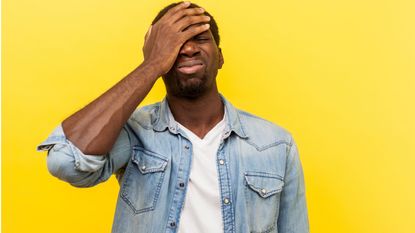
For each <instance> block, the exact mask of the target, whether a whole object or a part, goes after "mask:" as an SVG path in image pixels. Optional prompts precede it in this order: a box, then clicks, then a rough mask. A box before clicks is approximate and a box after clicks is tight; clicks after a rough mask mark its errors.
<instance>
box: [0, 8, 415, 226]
mask: <svg viewBox="0 0 415 233" xmlns="http://www.w3.org/2000/svg"><path fill="white" fill-rule="evenodd" d="M167 2H168V1H143V0H123V1H108V0H89V1H85V0H72V1H52V0H43V1H33V0H3V7H2V9H3V14H2V15H3V19H2V22H3V24H2V33H3V41H2V45H3V54H2V58H3V59H2V61H3V62H2V67H3V70H2V85H3V88H2V101H3V102H2V104H3V105H2V106H3V107H2V114H3V115H2V116H3V122H2V126H3V131H2V135H3V141H2V145H3V149H2V171H3V173H2V189H3V192H2V203H3V210H2V212H3V213H2V214H3V215H2V216H3V217H2V218H3V219H2V220H3V232H6V233H12V232H13V233H14V232H53V233H56V232H109V231H110V228H111V224H112V219H113V214H114V207H115V203H116V197H117V191H118V184H117V183H116V181H115V178H111V179H110V181H109V182H107V183H104V184H102V185H99V186H97V187H95V188H91V189H76V188H73V187H72V186H70V185H68V184H66V183H63V182H61V181H59V180H57V179H56V178H54V177H52V176H51V175H49V173H48V171H47V168H46V163H45V161H46V160H45V156H46V154H45V153H37V152H35V146H36V144H37V143H39V142H41V141H42V140H43V139H45V138H46V137H47V135H48V134H49V133H50V132H51V131H52V129H53V128H54V127H55V126H56V125H57V124H58V123H59V122H61V121H62V120H63V119H64V118H65V117H67V116H68V115H69V114H71V113H72V112H74V111H75V110H77V109H79V108H81V107H82V106H84V105H85V104H87V103H88V102H89V101H91V100H93V99H94V98H96V97H97V96H98V95H99V94H100V93H102V92H104V91H105V90H107V89H108V88H109V87H111V86H112V85H113V84H115V83H116V82H117V81H118V80H119V79H121V78H122V77H123V76H124V75H126V74H127V73H129V72H130V71H131V70H132V69H133V68H135V67H136V66H137V65H138V64H140V61H142V55H141V46H142V43H143V36H144V33H145V31H146V30H147V28H148V25H149V24H150V22H151V20H152V18H153V17H154V16H155V14H156V13H157V12H158V10H159V9H160V8H161V7H162V6H164V5H166V3H167ZM197 3H200V4H201V5H202V6H204V7H205V8H206V9H207V10H209V11H210V12H211V13H212V14H213V15H214V16H215V17H216V20H217V21H218V23H219V27H220V31H221V36H222V39H223V40H222V48H223V52H224V56H225V65H224V68H223V69H222V71H221V72H220V73H219V76H218V80H219V86H220V89H221V92H222V93H223V94H224V95H225V96H227V97H228V99H229V100H231V101H232V102H233V103H234V104H235V105H236V106H238V107H240V108H242V109H245V110H247V111H250V112H252V113H255V114H257V115H260V116H263V117H265V118H267V119H269V120H271V121H273V122H276V123H278V124H279V125H281V126H283V127H285V128H287V129H289V130H290V131H291V132H292V133H293V134H294V136H295V138H296V140H297V143H298V145H299V149H300V156H301V159H302V162H303V166H304V171H305V176H306V187H307V199H308V207H309V216H310V224H311V229H312V232H314V233H333V232H336V233H350V232H353V233H368V232H376V233H391V232H393V233H395V232H397V233H413V232H415V186H414V179H415V169H414V166H415V157H414V156H415V153H414V152H415V149H414V146H413V145H414V143H415V140H414V131H415V122H414V119H415V108H414V100H415V91H414V90H415V80H414V79H415V68H414V67H415V43H414V42H415V26H414V22H415V14H414V12H415V3H414V1H412V0H389V1H386V0H367V1H362V0H343V1H335V0H314V1H306V0H294V1H275V0H264V1H244V2H243V1H235V0H228V1H219V0H216V1H207V0H206V1H198V2H197ZM163 96H164V87H163V85H162V83H161V82H158V83H157V85H156V87H155V88H154V90H153V91H152V92H151V94H150V95H149V96H148V97H147V99H146V101H145V104H148V103H152V102H155V101H158V100H160V99H161V98H162V97H163Z"/></svg>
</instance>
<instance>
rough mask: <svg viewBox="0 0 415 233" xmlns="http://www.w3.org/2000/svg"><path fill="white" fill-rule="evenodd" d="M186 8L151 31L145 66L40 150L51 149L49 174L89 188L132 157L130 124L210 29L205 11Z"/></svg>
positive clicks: (64, 124)
mask: <svg viewBox="0 0 415 233" xmlns="http://www.w3.org/2000/svg"><path fill="white" fill-rule="evenodd" d="M188 7H189V4H188V3H182V4H179V5H177V6H176V7H174V8H172V9H170V10H169V11H168V12H167V13H166V14H165V15H164V16H163V17H162V18H161V19H160V20H159V21H158V22H157V23H155V24H154V25H152V26H151V27H150V30H149V31H148V32H147V34H146V37H145V44H144V47H143V52H144V62H143V63H142V64H141V65H140V66H138V67H137V68H136V69H135V70H134V71H132V72H131V73H130V74H128V75H127V76H126V77H125V78H124V79H122V80H121V81H120V82H118V83H117V84H116V85H115V86H114V87H112V88H111V89H110V90H108V91H107V92H105V93H104V94H103V95H101V96H100V97H99V98H97V99H96V100H94V101H93V102H92V103H90V104H88V105H87V106H86V107H84V108H83V109H81V110H80V111H78V112H76V113H74V114H73V115H71V116H70V117H68V118H67V119H65V120H64V121H63V122H62V126H61V127H58V128H57V130H55V131H54V132H53V133H52V134H51V135H50V136H49V138H48V139H47V140H46V141H45V142H43V143H42V144H40V145H39V146H38V150H48V159H47V162H48V169H49V171H50V172H51V173H52V174H53V175H54V176H56V177H58V178H59V179H61V180H64V181H67V182H69V183H70V184H72V185H74V186H79V187H89V186H93V185H95V184H97V183H99V182H103V181H105V180H106V179H108V178H109V177H110V176H111V174H112V173H114V172H117V171H118V170H119V169H120V168H122V167H123V166H125V164H126V163H127V162H128V159H129V156H130V155H131V153H130V150H131V143H133V142H132V141H131V140H132V138H130V135H131V132H130V131H129V129H128V127H127V126H126V121H127V120H128V118H129V117H130V115H131V114H132V112H133V111H134V109H135V108H136V107H137V106H138V105H139V104H140V103H141V101H142V100H143V99H144V98H145V96H146V95H147V94H148V93H149V91H150V90H151V88H152V86H153V85H154V83H155V81H156V80H157V78H158V77H159V76H161V75H163V74H165V73H167V72H168V71H169V70H170V68H171V67H172V66H173V64H174V62H175V59H176V57H177V54H178V52H179V50H180V48H181V46H182V45H183V44H184V43H185V42H186V41H187V40H188V39H190V38H192V37H194V36H195V35H197V34H200V33H201V32H203V31H206V30H208V28H209V27H208V26H206V25H207V24H204V23H206V22H208V21H209V18H207V17H206V16H202V15H201V14H202V13H203V10H202V9H200V8H188Z"/></svg>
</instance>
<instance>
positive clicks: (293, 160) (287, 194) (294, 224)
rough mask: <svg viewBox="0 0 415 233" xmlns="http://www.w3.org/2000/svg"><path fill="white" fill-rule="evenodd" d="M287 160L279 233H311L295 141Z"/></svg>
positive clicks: (289, 150) (301, 171)
mask: <svg viewBox="0 0 415 233" xmlns="http://www.w3.org/2000/svg"><path fill="white" fill-rule="evenodd" d="M287 158H288V159H287V163H286V171H285V178H284V182H285V185H284V189H283V191H282V193H281V202H280V213H279V218H278V232H279V233H309V232H310V230H309V222H308V214H307V204H306V198H305V186H304V175H303V170H302V166H301V162H300V158H299V155H298V149H297V146H296V144H295V142H294V140H292V141H291V146H289V147H288V157H287Z"/></svg>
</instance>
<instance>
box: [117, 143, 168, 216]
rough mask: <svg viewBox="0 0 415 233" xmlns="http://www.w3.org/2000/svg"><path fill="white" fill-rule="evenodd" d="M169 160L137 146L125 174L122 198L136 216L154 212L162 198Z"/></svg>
mask: <svg viewBox="0 0 415 233" xmlns="http://www.w3.org/2000/svg"><path fill="white" fill-rule="evenodd" d="M167 164H168V159H167V158H166V157H164V156H162V155H160V154H157V153H154V152H151V151H147V150H145V149H144V148H142V147H138V146H135V147H134V148H133V154H132V157H131V161H130V163H129V165H128V167H127V169H126V172H125V174H124V176H125V177H124V181H123V184H122V190H121V197H122V199H123V200H124V201H125V202H126V203H127V204H128V205H129V206H130V207H131V208H132V210H133V211H134V213H135V214H139V213H143V212H147V211H151V210H154V208H155V207H156V204H157V200H158V198H159V196H160V189H161V186H162V184H163V179H164V174H165V169H166V166H167Z"/></svg>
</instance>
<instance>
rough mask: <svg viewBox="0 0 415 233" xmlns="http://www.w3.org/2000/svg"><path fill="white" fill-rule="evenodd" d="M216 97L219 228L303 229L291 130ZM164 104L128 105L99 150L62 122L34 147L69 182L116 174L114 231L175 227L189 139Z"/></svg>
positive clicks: (234, 232) (242, 232)
mask: <svg viewBox="0 0 415 233" xmlns="http://www.w3.org/2000/svg"><path fill="white" fill-rule="evenodd" d="M222 101H223V103H224V106H225V111H226V114H227V122H226V129H225V133H224V134H223V137H222V138H221V143H220V146H219V149H218V152H217V158H216V161H217V169H218V179H219V185H220V187H219V190H220V197H221V211H222V221H223V226H224V229H223V231H224V232H225V233H251V232H253V233H265V232H266V233H270V232H279V233H306V232H309V225H308V215H307V207H306V200H305V187H304V178H303V171H302V167H301V163H300V160H299V156H298V151H297V147H296V144H295V142H294V140H293V138H292V137H291V135H290V134H289V133H288V132H287V131H285V130H284V129H282V128H281V127H279V126H277V125H275V124H273V123H271V122H269V121H266V120H263V119H261V118H259V117H256V116H254V115H252V114H249V113H246V112H243V111H241V110H238V109H236V108H234V107H233V106H232V105H231V103H229V102H228V101H227V100H226V99H225V98H223V97H222ZM168 110H169V109H168V103H167V100H166V99H164V100H163V101H162V102H159V103H156V104H152V105H148V106H145V107H143V108H140V109H137V110H136V111H134V113H133V114H132V116H131V117H130V118H129V120H128V121H127V123H126V124H125V125H124V127H123V128H122V130H121V132H120V135H119V137H118V139H117V140H116V142H115V144H114V145H113V147H112V149H111V151H110V152H108V154H106V155H105V156H102V157H93V156H92V155H84V154H82V152H81V151H80V150H79V149H78V148H76V147H75V146H74V145H73V144H72V143H71V142H70V141H69V140H68V139H67V138H66V137H65V134H64V133H63V130H62V127H61V126H59V127H58V128H57V129H56V130H55V131H54V132H53V133H52V134H51V135H50V136H49V137H48V138H47V139H46V141H44V142H43V143H42V144H40V145H39V146H38V150H48V156H47V165H48V169H49V172H50V173H51V174H52V175H54V176H56V177H58V178H59V179H61V180H64V181H66V182H68V183H70V184H71V185H73V186H76V187H91V186H94V185H97V184H99V183H101V182H104V181H106V180H108V179H109V178H110V177H111V175H112V174H115V175H116V177H117V179H118V182H119V184H120V190H119V195H118V200H117V206H116V211H115V216H114V222H113V226H112V232H113V233H130V232H131V233H133V232H137V233H139V232H142V233H161V232H166V233H171V232H177V229H178V225H179V224H180V213H181V210H182V208H183V205H184V200H185V195H186V188H187V183H188V180H189V174H190V169H191V163H192V144H191V143H190V141H189V140H188V138H187V137H186V134H185V133H184V132H183V131H182V130H181V129H179V127H178V125H177V123H176V122H175V121H172V120H171V119H170V118H169V117H168ZM97 158H99V159H97ZM89 159H90V161H88V160H89ZM83 160H87V161H83ZM183 184H184V185H183ZM206 217H207V218H208V217H209V216H206ZM218 224H219V223H218Z"/></svg>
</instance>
